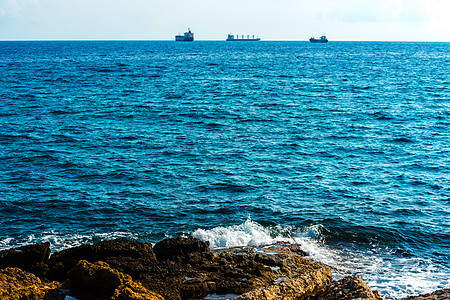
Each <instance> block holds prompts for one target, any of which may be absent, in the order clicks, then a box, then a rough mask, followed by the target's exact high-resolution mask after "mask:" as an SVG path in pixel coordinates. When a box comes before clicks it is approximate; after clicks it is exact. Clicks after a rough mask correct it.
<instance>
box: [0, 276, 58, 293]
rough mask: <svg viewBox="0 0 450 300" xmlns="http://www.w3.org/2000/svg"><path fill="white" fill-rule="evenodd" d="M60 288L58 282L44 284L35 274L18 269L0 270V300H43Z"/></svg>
mask: <svg viewBox="0 0 450 300" xmlns="http://www.w3.org/2000/svg"><path fill="white" fill-rule="evenodd" d="M59 286H60V283H58V282H51V283H44V282H42V281H41V280H40V279H39V278H38V277H36V276H35V275H34V274H30V273H26V272H24V271H22V270H21V269H18V268H5V269H2V270H0V299H8V300H23V299H26V300H42V299H44V298H45V299H55V298H53V297H50V295H51V294H52V293H54V291H55V290H57V289H58V288H59Z"/></svg>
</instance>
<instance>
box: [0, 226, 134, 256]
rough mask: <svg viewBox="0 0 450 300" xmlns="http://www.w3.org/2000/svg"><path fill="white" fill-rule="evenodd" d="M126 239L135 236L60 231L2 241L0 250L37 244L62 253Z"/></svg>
mask: <svg viewBox="0 0 450 300" xmlns="http://www.w3.org/2000/svg"><path fill="white" fill-rule="evenodd" d="M120 237H126V238H129V239H134V238H135V236H134V235H133V234H131V233H127V232H122V231H116V232H111V233H92V234H77V233H74V234H71V235H67V234H66V233H62V232H58V231H48V232H42V233H41V234H39V235H38V236H36V235H34V234H31V235H28V236H27V237H25V238H22V239H18V238H16V239H13V238H6V239H4V240H1V241H0V250H4V249H9V248H17V247H20V246H25V245H30V244H36V243H44V242H49V243H50V249H51V251H52V252H55V251H61V250H64V249H67V248H71V247H76V246H80V245H83V244H90V243H94V242H98V241H102V240H111V239H115V238H120Z"/></svg>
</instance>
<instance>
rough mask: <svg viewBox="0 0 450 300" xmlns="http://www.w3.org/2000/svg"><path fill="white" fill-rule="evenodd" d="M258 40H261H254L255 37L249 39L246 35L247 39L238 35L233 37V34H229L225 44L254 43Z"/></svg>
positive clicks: (257, 38)
mask: <svg viewBox="0 0 450 300" xmlns="http://www.w3.org/2000/svg"><path fill="white" fill-rule="evenodd" d="M259 40H261V38H259V37H256V38H255V35H253V36H252V37H250V35H247V37H244V35H241V37H239V35H236V36H234V35H233V34H229V35H228V38H227V39H226V41H227V42H235V41H236V42H256V41H259Z"/></svg>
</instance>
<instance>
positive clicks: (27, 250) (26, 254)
mask: <svg viewBox="0 0 450 300" xmlns="http://www.w3.org/2000/svg"><path fill="white" fill-rule="evenodd" d="M49 256H50V243H48V242H46V243H41V244H34V245H27V246H23V247H19V248H14V249H8V250H3V251H0V269H4V268H6V267H15V268H20V269H22V270H26V271H29V272H31V273H34V274H36V275H38V276H42V275H44V274H45V272H46V271H47V269H48V266H47V263H48V259H49Z"/></svg>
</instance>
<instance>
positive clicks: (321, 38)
mask: <svg viewBox="0 0 450 300" xmlns="http://www.w3.org/2000/svg"><path fill="white" fill-rule="evenodd" d="M309 41H310V42H311V43H328V39H327V37H326V36H325V35H322V36H321V37H320V39H315V38H314V37H312V38H310V39H309Z"/></svg>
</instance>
